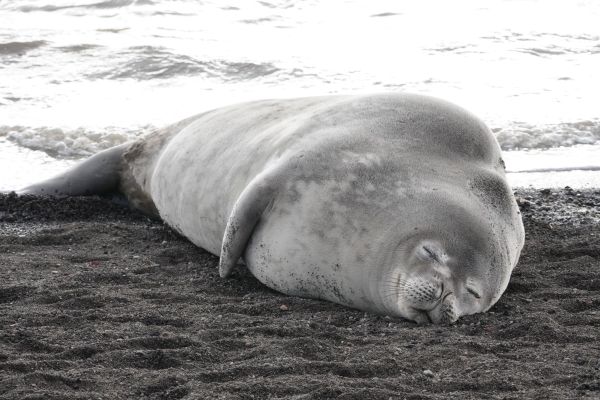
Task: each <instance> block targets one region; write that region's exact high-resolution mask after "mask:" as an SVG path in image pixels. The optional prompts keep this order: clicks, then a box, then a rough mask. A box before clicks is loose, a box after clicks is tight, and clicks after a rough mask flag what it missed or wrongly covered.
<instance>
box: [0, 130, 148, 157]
mask: <svg viewBox="0 0 600 400" xmlns="http://www.w3.org/2000/svg"><path fill="white" fill-rule="evenodd" d="M152 129H153V128H152V127H151V126H147V127H142V128H140V129H136V130H130V131H126V130H124V129H122V128H114V127H107V128H106V129H104V130H103V131H102V132H99V131H92V130H89V129H84V128H78V129H73V130H65V129H60V128H49V127H35V128H34V127H26V126H0V138H5V139H7V140H9V141H11V142H13V143H15V144H17V145H19V146H21V147H25V148H28V149H30V150H39V151H43V152H45V153H46V154H48V155H50V156H52V157H55V158H61V159H65V158H66V159H69V158H81V157H87V156H90V155H92V154H95V153H97V152H99V151H101V150H104V149H108V148H110V147H113V146H116V145H119V144H121V143H124V142H126V141H128V140H131V139H133V138H135V137H136V136H139V135H141V134H144V133H146V132H149V131H151V130H152Z"/></svg>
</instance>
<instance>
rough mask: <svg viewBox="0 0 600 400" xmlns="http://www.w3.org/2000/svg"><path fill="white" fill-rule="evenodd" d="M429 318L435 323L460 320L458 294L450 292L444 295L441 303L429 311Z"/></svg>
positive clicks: (450, 322) (448, 322) (451, 322)
mask: <svg viewBox="0 0 600 400" xmlns="http://www.w3.org/2000/svg"><path fill="white" fill-rule="evenodd" d="M427 315H428V316H429V319H430V320H431V322H433V323H434V324H448V325H449V324H453V323H454V322H456V321H457V320H458V317H459V316H460V315H458V312H457V310H456V296H454V293H452V292H450V293H447V294H445V295H444V298H443V300H442V301H441V302H440V304H439V305H438V306H437V307H435V308H434V309H432V310H431V311H429V312H427Z"/></svg>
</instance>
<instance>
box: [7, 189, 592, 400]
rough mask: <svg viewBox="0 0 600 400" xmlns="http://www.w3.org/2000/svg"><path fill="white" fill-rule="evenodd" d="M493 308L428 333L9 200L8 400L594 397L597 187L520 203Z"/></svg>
mask: <svg viewBox="0 0 600 400" xmlns="http://www.w3.org/2000/svg"><path fill="white" fill-rule="evenodd" d="M516 195H517V197H518V201H519V203H520V206H521V208H522V211H523V217H524V222H525V229H526V233H527V239H526V243H525V248H524V250H523V253H522V257H521V261H520V263H519V265H518V267H517V269H516V270H515V272H514V274H513V276H512V279H511V282H510V285H509V287H508V289H507V291H506V293H505V294H504V296H503V297H502V298H501V299H500V301H499V302H498V303H497V304H496V305H495V306H494V307H493V308H492V309H491V310H490V312H488V313H485V314H480V315H473V316H468V317H464V318H461V319H460V320H459V321H458V322H457V323H456V324H454V325H452V326H417V325H415V324H414V323H412V322H408V321H404V320H401V319H393V318H389V317H383V316H377V315H371V314H365V313H363V312H360V311H356V310H352V309H348V308H344V307H342V306H338V305H335V304H331V303H327V302H322V301H316V300H308V299H300V298H292V297H287V296H284V295H281V294H279V293H275V292H273V291H271V290H269V289H267V288H266V287H265V286H263V285H262V284H260V283H259V282H258V281H256V280H255V279H254V278H253V277H252V276H251V275H250V274H249V273H248V272H247V271H245V270H244V269H243V268H239V269H238V270H237V271H236V272H235V273H234V275H233V278H232V279H228V280H223V279H220V278H219V276H218V268H217V261H218V259H217V258H216V257H215V256H212V255H210V254H208V253H206V252H205V251H203V250H201V249H199V248H196V247H195V246H193V245H192V244H190V243H189V242H187V241H186V240H185V239H183V238H181V237H180V236H178V235H177V234H175V233H174V232H173V231H171V230H170V229H169V228H168V227H166V226H165V225H163V224H162V223H161V222H160V221H153V220H149V219H148V218H146V217H145V216H143V215H140V214H138V213H135V212H133V211H130V210H129V209H127V208H124V207H122V206H119V205H116V204H113V203H111V202H109V201H108V200H105V199H100V198H69V199H62V200H55V199H48V198H35V197H16V196H14V195H0V399H133V398H135V399H137V398H140V399H146V398H148V399H184V398H185V399H386V400H387V399H450V398H452V399H582V398H583V399H585V398H589V399H598V398H600V224H599V222H598V221H599V218H600V190H596V191H593V190H592V191H582V192H578V191H573V190H569V189H560V190H554V189H553V190H544V191H534V190H518V191H517V193H516Z"/></svg>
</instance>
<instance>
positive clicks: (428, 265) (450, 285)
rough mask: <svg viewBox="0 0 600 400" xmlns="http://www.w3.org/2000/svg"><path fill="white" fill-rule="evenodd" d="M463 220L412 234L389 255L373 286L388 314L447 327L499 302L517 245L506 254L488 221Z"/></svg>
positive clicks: (506, 247)
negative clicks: (376, 286) (376, 288)
mask: <svg viewBox="0 0 600 400" xmlns="http://www.w3.org/2000/svg"><path fill="white" fill-rule="evenodd" d="M452 214H453V213H452ZM465 215H466V214H463V215H462V218H459V217H458V216H457V215H456V214H454V215H447V218H449V220H451V221H452V224H449V223H446V224H444V223H439V224H438V226H437V229H435V230H434V229H425V230H421V229H417V230H415V231H414V233H412V234H410V235H408V236H405V237H404V238H403V239H402V240H401V241H400V242H399V244H398V245H397V246H396V247H395V248H394V249H393V250H391V251H389V252H388V254H387V257H386V260H385V264H386V267H385V268H384V270H385V272H384V273H383V275H380V276H379V279H378V281H379V282H378V284H377V285H378V286H379V289H378V290H379V293H380V294H379V295H380V296H381V297H380V299H381V302H382V304H383V306H384V308H385V309H386V312H387V313H389V314H392V315H397V316H401V317H404V318H407V319H410V320H413V321H416V322H417V323H430V322H431V323H435V324H451V323H453V322H455V321H456V320H457V319H458V318H459V317H461V316H463V315H470V314H476V313H480V312H485V311H487V310H488V309H489V308H491V307H492V306H493V305H494V304H495V303H496V301H498V299H499V298H500V296H501V295H502V293H503V292H504V290H505V289H506V287H507V285H508V281H509V278H510V274H511V272H512V269H513V267H514V265H515V264H516V258H518V253H519V251H520V246H521V245H522V244H520V243H519V244H517V245H515V246H513V247H514V248H513V249H511V248H510V247H511V246H510V242H508V241H507V240H506V238H504V237H502V232H503V231H502V230H501V229H500V230H499V229H494V228H495V227H494V226H493V223H492V222H490V221H485V220H483V219H479V220H478V221H475V220H474V219H473V218H466V217H465ZM434 218H435V217H434ZM437 218H439V219H438V221H443V219H441V217H440V216H439V214H438V217H437ZM448 227H451V229H448ZM499 232H500V234H499Z"/></svg>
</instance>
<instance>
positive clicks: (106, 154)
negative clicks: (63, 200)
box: [17, 143, 129, 196]
mask: <svg viewBox="0 0 600 400" xmlns="http://www.w3.org/2000/svg"><path fill="white" fill-rule="evenodd" d="M128 146H129V144H127V143H126V144H122V145H119V146H116V147H112V148H110V149H107V150H104V151H101V152H100V153H98V154H95V155H93V156H91V157H90V158H88V159H86V160H84V161H82V162H80V163H79V164H77V165H75V166H74V167H72V168H70V169H68V170H67V171H65V172H63V173H62V174H60V175H57V176H55V177H54V178H50V179H48V180H46V181H43V182H40V183H36V184H34V185H31V186H28V187H26V188H24V189H21V190H19V191H17V194H35V195H40V196H85V195H91V194H103V193H110V192H115V191H116V190H117V189H118V185H119V172H120V169H121V159H122V156H123V152H124V151H125V150H126V148H127V147H128Z"/></svg>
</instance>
